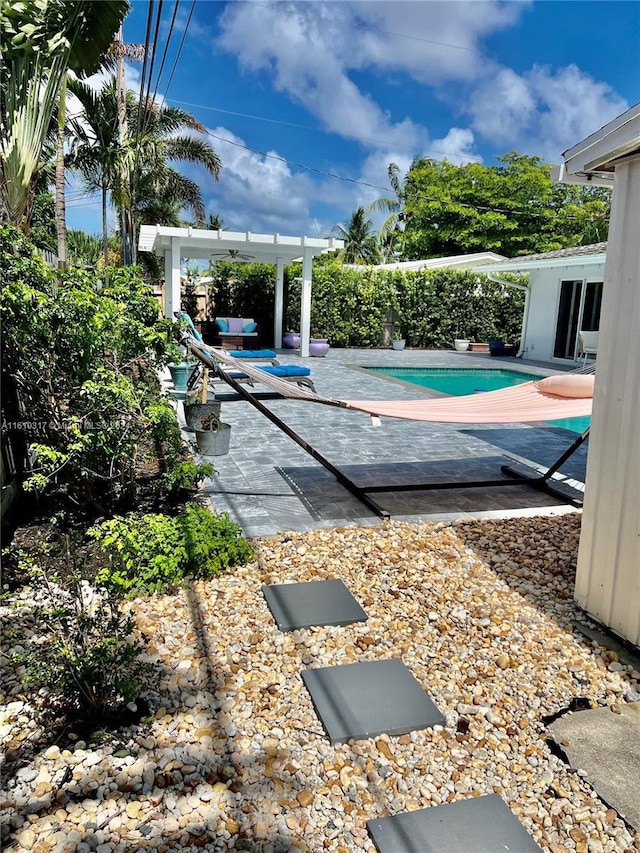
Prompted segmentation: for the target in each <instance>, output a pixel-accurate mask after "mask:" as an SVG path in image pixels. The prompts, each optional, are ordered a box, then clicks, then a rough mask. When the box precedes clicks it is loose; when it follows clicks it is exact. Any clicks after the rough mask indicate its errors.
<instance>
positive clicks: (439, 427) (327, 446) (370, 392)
mask: <svg viewBox="0 0 640 853" xmlns="http://www.w3.org/2000/svg"><path fill="white" fill-rule="evenodd" d="M278 358H279V359H280V361H281V363H283V364H305V365H307V366H309V367H310V368H311V371H312V378H313V380H314V383H315V385H316V389H317V391H318V393H319V394H322V395H324V396H328V397H332V398H337V399H343V400H349V399H358V398H359V399H381V400H409V399H419V398H421V397H423V396H426V397H429V396H434V395H432V394H430V393H429V392H428V391H426V390H424V391H423V390H422V389H420V388H419V387H417V386H415V385H410V384H408V383H405V382H401V381H397V380H393V379H388V378H385V377H381V376H380V375H377V374H373V373H370V372H369V371H366V370H363V369H362V368H364V367H367V366H371V367H373V366H375V367H427V368H434V367H435V368H438V367H445V368H446V367H448V368H452V367H456V368H473V367H476V368H487V367H491V368H509V369H513V370H521V371H522V372H525V373H531V372H535V373H540V374H541V375H551V374H553V373H557V372H563V371H561V370H559V369H558V367H557V366H556V365H549V364H541V363H539V362H532V361H523V360H522V359H515V358H491V357H489V356H487V355H481V354H471V353H456V352H453V351H428V350H414V349H405V350H403V351H401V352H396V351H394V350H391V349H389V350H387V349H370V350H363V349H333V348H332V349H331V350H330V352H329V353H328V355H327V356H326V357H325V358H308V359H301V358H300V356H299V355H298V353H297V351H294V350H283V351H281V352H280V353H279V354H278ZM565 370H566V369H565ZM229 390H230V389H229ZM253 390H254V391H255V392H256V394H257V396H259V397H261V398H262V400H263V402H264V404H265V405H266V406H267V407H268V408H270V409H271V410H272V411H273V412H274V413H275V414H277V415H278V417H280V418H281V419H282V420H283V421H284V422H285V423H286V424H288V425H289V426H290V427H291V428H292V429H293V430H295V431H296V432H297V433H298V434H299V435H300V436H301V437H302V438H303V439H305V440H306V441H308V442H309V443H310V444H311V445H312V446H313V447H314V448H316V450H317V451H318V452H319V453H321V454H322V455H323V456H325V457H326V458H327V459H328V460H329V461H330V462H331V463H332V464H333V465H335V466H337V467H338V468H340V469H342V470H344V471H345V473H347V474H348V476H350V477H352V478H353V479H357V480H358V481H359V482H367V483H372V482H381V483H389V482H392V481H395V482H398V480H400V481H401V482H403V481H404V482H411V481H414V482H423V481H425V480H429V478H430V477H433V476H436V477H437V478H438V479H439V481H440V482H442V481H444V480H452V481H459V482H468V481H470V480H478V479H488V478H496V477H500V476H501V475H500V465H501V464H504V463H505V462H506V461H510V460H511V461H512V460H513V459H518V460H522V459H530V460H532V461H538V462H540V463H543V462H547V463H548V461H549V460H548V459H545V454H546V456H547V457H549V453H550V452H551V451H555V449H556V446H557V448H558V453H556V454H555V455H556V456H557V455H559V454H560V452H562V449H564V447H566V446H568V445H569V444H570V443H571V435H572V434H571V433H567V432H566V431H558V430H555V429H552V430H550V429H549V427H547V426H544V425H540V428H535V426H534V427H533V428H532V426H530V425H524V424H508V425H486V424H478V425H477V426H470V425H467V424H465V425H452V424H431V423H423V422H418V421H406V420H396V419H391V418H387V419H383V420H382V424H381V426H374V425H373V423H372V419H371V418H370V417H369V416H368V415H366V414H362V413H359V412H354V411H345V410H342V409H337V408H333V407H329V406H321V405H317V404H315V403H308V402H301V401H294V400H283V399H273V398H272V395H269V394H268V393H267V392H268V389H266V388H265V387H264V386H255V388H254V389H253ZM259 392H262V393H259ZM233 396H235V395H233ZM219 397H220V399H222V400H223V405H222V416H223V419H224V421H226V422H227V423H230V424H231V425H232V432H231V449H230V452H229V454H228V455H225V456H219V457H215V458H214V459H213V460H207V461H213V464H214V466H215V468H216V471H217V473H216V475H215V476H214V477H213V478H212V479H210V480H207V481H206V482H205V485H204V491H205V493H206V495H207V496H208V497H209V499H210V501H211V503H212V506H213V507H214V508H215V510H216V511H218V512H228V513H229V515H230V516H231V518H233V519H234V520H235V521H237V522H238V523H239V524H240V525H241V526H242V527H243V529H244V532H245V534H246V535H247V536H258V535H272V534H274V533H276V532H278V531H286V530H298V531H300V530H311V529H315V528H322V527H342V526H346V525H349V524H357V525H366V526H375V525H378V524H380V519H379V518H378V517H377V516H376V515H374V514H373V513H372V512H371V511H370V510H369V509H368V508H367V507H366V506H364V505H363V504H362V503H361V502H360V501H359V500H357V499H356V497H354V496H353V495H352V494H351V493H350V492H348V491H347V490H346V489H345V488H344V487H343V486H341V485H340V484H339V483H338V482H337V481H336V479H335V477H334V476H333V475H332V474H330V473H329V472H328V471H327V470H326V469H325V468H324V467H323V466H322V465H320V463H318V462H316V461H315V460H314V459H313V458H312V457H311V456H310V455H308V454H307V453H306V452H305V451H304V450H303V449H302V448H300V447H299V446H298V445H297V444H296V443H295V442H294V441H293V440H292V439H291V438H289V437H288V436H287V435H286V434H285V433H284V432H282V431H281V430H280V429H279V428H278V427H276V426H275V425H274V424H272V423H271V422H270V421H269V420H268V419H267V418H266V417H265V416H264V415H262V414H261V413H260V412H259V411H257V410H256V409H255V408H254V407H253V406H252V405H251V404H250V403H248V402H246V401H244V400H238V399H232V394H230V393H228V391H227V389H224V388H222V389H221V391H220V393H219ZM270 397H271V398H270ZM180 410H181V406H180V407H179V411H180ZM479 432H481V434H482V436H483V438H484V435H485V433H486V439H488V440H483V438H480V437H479V436H478V433H479ZM492 433H493V436H492ZM185 435H186V437H188V436H189V434H188V433H186V434H185ZM574 437H575V435H574ZM191 438H192V436H191ZM492 439H493V441H494V443H493V444H492V443H489V441H490V440H492ZM518 451H519V452H518ZM581 452H582V453H583V454H584V449H583V451H581ZM523 454H524V455H523ZM553 458H555V457H554V456H553V455H552V456H551V459H553ZM203 461H204V460H203ZM571 476H572V477H574V479H575V481H576V482H578V483H580V482H581V481H583V480H584V474H583V464H582V467H581V464H578V465H577V469H576V472H575V473H572V474H571ZM507 483H508V480H505V487H504V488H501V487H498V488H477V487H476V488H456V489H446V490H444V489H441V490H433V491H415V492H396V493H392V492H384V493H380V494H378V495H376V499H377V500H378V502H379V503H380V504H382V506H383V507H384V508H385V509H386V510H388V511H389V512H390V513H391V515H392V517H394V518H398V519H402V520H404V521H415V520H421V519H431V520H446V519H450V518H461V517H495V516H504V515H511V516H513V515H527V514H535V513H540V512H547V513H548V512H551V513H555V512H565V511H568V510H571V509H572V507H570V506H568V505H567V504H566V503H563V501H562V500H559V499H557V498H555V497H553V496H551V495H548V494H546V493H543V492H540V491H537V490H535V489H533V488H531V487H528V486H513V485H506V484H507Z"/></svg>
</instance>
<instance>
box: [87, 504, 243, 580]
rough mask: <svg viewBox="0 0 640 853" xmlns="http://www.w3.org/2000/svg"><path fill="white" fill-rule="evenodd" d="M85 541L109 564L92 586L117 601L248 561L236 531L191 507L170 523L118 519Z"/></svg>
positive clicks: (153, 518) (225, 519)
mask: <svg viewBox="0 0 640 853" xmlns="http://www.w3.org/2000/svg"><path fill="white" fill-rule="evenodd" d="M89 535H90V536H92V537H93V538H94V539H95V540H96V541H97V542H98V544H99V546H100V548H101V549H102V550H103V551H104V553H105V554H106V556H107V558H108V561H109V565H108V567H107V568H105V569H103V570H101V571H100V572H99V574H98V575H97V577H96V581H97V582H98V583H99V584H102V585H104V586H106V587H107V589H109V590H111V591H112V592H114V593H116V594H117V595H130V596H135V595H144V594H148V593H154V592H162V591H168V590H171V589H173V588H175V587H176V586H177V585H178V584H179V583H180V582H181V581H182V580H183V579H184V578H186V577H192V578H197V579H205V580H206V579H208V578H211V577H213V576H215V575H219V574H220V573H221V572H222V571H223V570H224V569H228V568H229V567H230V566H233V565H235V564H237V563H246V562H247V561H248V560H250V559H251V557H252V556H253V550H252V548H251V546H250V545H249V543H248V542H247V540H246V539H244V538H243V536H242V528H241V527H240V525H238V524H236V523H235V522H233V521H231V519H230V518H229V516H228V515H226V514H223V515H214V514H213V513H212V512H211V511H210V510H209V509H207V508H206V507H202V506H199V505H198V504H195V503H190V504H187V505H186V506H185V510H184V513H182V514H181V515H178V516H175V517H170V516H167V515H161V514H154V513H149V514H146V515H136V514H135V513H131V514H129V515H127V516H125V517H122V516H118V517H116V518H114V519H112V520H110V521H105V522H102V524H98V525H95V526H94V527H92V528H91V529H90V530H89Z"/></svg>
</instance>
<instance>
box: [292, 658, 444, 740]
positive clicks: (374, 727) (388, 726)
mask: <svg viewBox="0 0 640 853" xmlns="http://www.w3.org/2000/svg"><path fill="white" fill-rule="evenodd" d="M302 680H303V681H304V683H305V686H306V688H307V690H308V691H309V693H310V694H311V701H312V702H313V705H314V708H315V709H316V713H317V715H318V716H319V717H320V722H321V723H322V725H323V726H324V730H325V731H326V733H327V735H328V737H329V740H330V741H331V743H346V741H348V740H352V739H353V740H363V739H364V738H370V737H375V736H376V735H380V734H383V733H385V732H386V734H390V735H402V734H406V733H407V732H411V731H415V730H417V729H426V728H429V726H435V725H438V724H439V725H444V723H445V719H444V717H443V716H442V714H441V713H440V711H439V710H438V709H437V708H436V706H435V705H434V704H433V702H432V701H431V699H429V697H428V696H427V694H426V693H425V692H424V690H423V689H422V687H420V685H419V684H418V682H417V681H416V680H415V678H414V677H413V675H412V673H411V670H409V669H408V668H407V667H406V666H405V665H404V664H403V663H402V661H401V660H397V659H395V658H393V659H391V660H378V661H370V662H367V663H352V664H347V665H346V666H329V667H324V668H321V669H305V670H303V671H302Z"/></svg>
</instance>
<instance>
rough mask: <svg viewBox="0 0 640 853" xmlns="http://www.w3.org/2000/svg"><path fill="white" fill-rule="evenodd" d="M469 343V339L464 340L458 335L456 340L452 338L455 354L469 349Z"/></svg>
mask: <svg viewBox="0 0 640 853" xmlns="http://www.w3.org/2000/svg"><path fill="white" fill-rule="evenodd" d="M470 343H471V342H470V340H469V338H465V337H463V336H462V335H460V334H459V335H458V337H457V338H454V341H453V346H454V348H455V351H456V352H466V351H467V350H468V349H469V344H470Z"/></svg>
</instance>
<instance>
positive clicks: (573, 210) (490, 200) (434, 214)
mask: <svg viewBox="0 0 640 853" xmlns="http://www.w3.org/2000/svg"><path fill="white" fill-rule="evenodd" d="M497 160H498V163H499V165H498V166H493V167H492V166H483V165H480V164H479V163H467V164H465V165H462V166H456V165H453V164H452V163H448V162H446V161H436V160H424V159H423V160H417V161H414V163H413V164H412V166H411V169H410V170H409V173H408V174H407V177H406V182H405V185H404V196H403V200H404V213H405V230H404V234H403V237H402V239H403V258H408V259H412V258H416V259H421V258H430V257H438V256H441V255H461V254H468V253H471V252H482V251H493V252H498V253H500V254H503V255H506V256H507V257H515V256H517V255H525V254H531V253H536V252H548V251H553V250H555V249H562V248H565V247H568V246H578V245H584V244H588V243H590V242H594V240H595V241H601V240H606V235H607V228H608V217H609V208H610V194H609V193H608V191H607V190H602V189H598V188H585V187H579V186H571V185H568V184H555V183H553V181H552V180H551V177H550V174H549V167H548V166H547V165H546V164H545V163H544V162H543V161H542V160H540V159H539V158H538V157H528V156H525V155H521V154H517V153H516V152H515V151H511V152H509V153H508V154H505V155H504V156H502V157H498V158H497Z"/></svg>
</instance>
